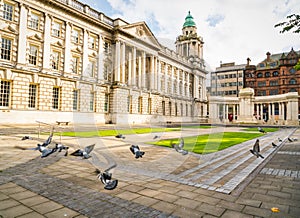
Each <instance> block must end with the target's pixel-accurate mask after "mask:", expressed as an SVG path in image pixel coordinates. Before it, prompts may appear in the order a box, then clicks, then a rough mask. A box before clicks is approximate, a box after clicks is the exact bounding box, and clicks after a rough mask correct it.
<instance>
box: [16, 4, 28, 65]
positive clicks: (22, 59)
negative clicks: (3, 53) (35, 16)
mask: <svg viewBox="0 0 300 218" xmlns="http://www.w3.org/2000/svg"><path fill="white" fill-rule="evenodd" d="M20 5H21V9H20V24H19V38H18V60H17V62H18V64H22V65H24V64H26V50H27V49H26V43H27V40H26V38H27V36H26V31H27V14H28V10H27V8H26V6H25V5H24V4H22V3H21V4H20Z"/></svg>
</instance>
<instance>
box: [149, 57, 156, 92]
mask: <svg viewBox="0 0 300 218" xmlns="http://www.w3.org/2000/svg"><path fill="white" fill-rule="evenodd" d="M150 61H151V67H150V68H151V69H150V90H154V88H155V86H154V55H152V56H151V59H150Z"/></svg>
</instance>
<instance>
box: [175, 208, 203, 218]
mask: <svg viewBox="0 0 300 218" xmlns="http://www.w3.org/2000/svg"><path fill="white" fill-rule="evenodd" d="M204 214H205V213H203V212H200V211H197V210H191V209H189V208H185V207H176V210H175V211H174V212H173V213H172V215H175V216H178V217H189V218H199V217H203V216H204Z"/></svg>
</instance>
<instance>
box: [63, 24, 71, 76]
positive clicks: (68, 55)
mask: <svg viewBox="0 0 300 218" xmlns="http://www.w3.org/2000/svg"><path fill="white" fill-rule="evenodd" d="M71 60H72V57H71V23H70V22H66V38H65V63H64V72H66V73H70V68H71V67H70V66H71V64H70V63H71Z"/></svg>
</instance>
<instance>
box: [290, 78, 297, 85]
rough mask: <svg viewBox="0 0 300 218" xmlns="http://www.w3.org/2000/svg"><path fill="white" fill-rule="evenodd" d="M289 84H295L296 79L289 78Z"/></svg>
mask: <svg viewBox="0 0 300 218" xmlns="http://www.w3.org/2000/svg"><path fill="white" fill-rule="evenodd" d="M289 84H290V85H296V84H297V80H296V79H290V81H289Z"/></svg>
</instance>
